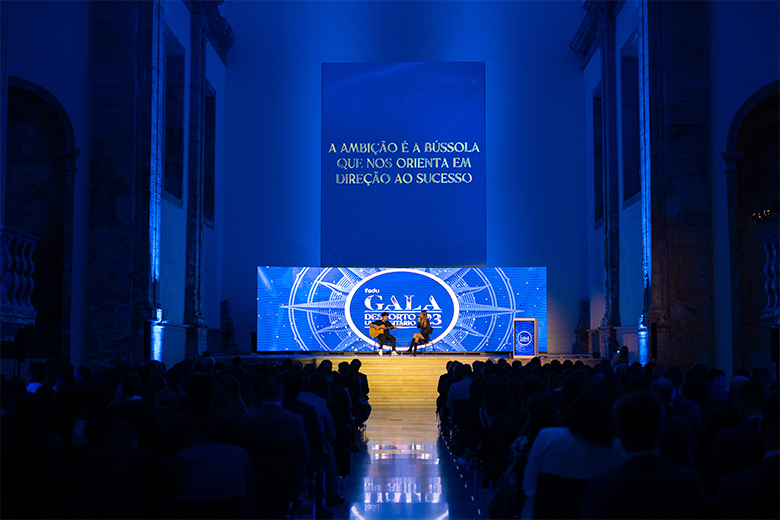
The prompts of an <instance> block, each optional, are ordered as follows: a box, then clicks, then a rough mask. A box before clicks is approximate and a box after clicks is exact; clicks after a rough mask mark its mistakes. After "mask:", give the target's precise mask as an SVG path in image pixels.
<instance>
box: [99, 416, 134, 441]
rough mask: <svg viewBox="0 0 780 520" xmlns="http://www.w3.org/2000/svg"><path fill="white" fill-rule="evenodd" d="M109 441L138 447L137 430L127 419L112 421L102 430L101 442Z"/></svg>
mask: <svg viewBox="0 0 780 520" xmlns="http://www.w3.org/2000/svg"><path fill="white" fill-rule="evenodd" d="M110 443H113V444H123V445H126V446H133V447H138V431H136V429H135V427H134V426H133V425H132V424H130V423H129V422H128V421H123V420H120V421H114V422H112V423H111V424H109V425H108V426H106V429H105V431H104V432H103V444H104V445H105V444H110Z"/></svg>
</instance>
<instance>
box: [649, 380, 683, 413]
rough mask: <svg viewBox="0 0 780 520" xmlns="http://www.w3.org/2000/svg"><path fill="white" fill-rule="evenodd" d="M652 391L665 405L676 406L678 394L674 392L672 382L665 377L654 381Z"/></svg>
mask: <svg viewBox="0 0 780 520" xmlns="http://www.w3.org/2000/svg"><path fill="white" fill-rule="evenodd" d="M651 389H652V391H653V393H654V394H656V395H657V396H658V398H659V399H660V400H661V402H662V403H663V404H664V405H666V406H672V405H673V404H674V396H675V395H677V393H676V392H675V391H674V385H673V384H672V382H671V381H669V380H668V379H666V378H665V377H659V378H658V379H656V380H655V381H653V384H652V385H651Z"/></svg>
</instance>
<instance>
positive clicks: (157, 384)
mask: <svg viewBox="0 0 780 520" xmlns="http://www.w3.org/2000/svg"><path fill="white" fill-rule="evenodd" d="M166 388H168V382H167V381H166V380H165V378H164V377H163V376H161V375H160V374H152V375H150V376H149V377H148V378H147V379H146V382H145V383H144V385H143V390H142V391H141V400H142V401H143V402H144V404H145V405H146V406H148V407H149V409H150V410H151V409H153V408H154V399H155V397H157V394H158V393H159V392H160V390H164V389H166Z"/></svg>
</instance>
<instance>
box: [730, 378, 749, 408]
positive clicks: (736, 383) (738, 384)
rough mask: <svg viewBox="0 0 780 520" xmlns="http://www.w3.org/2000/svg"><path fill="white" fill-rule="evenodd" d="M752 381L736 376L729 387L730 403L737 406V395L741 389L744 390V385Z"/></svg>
mask: <svg viewBox="0 0 780 520" xmlns="http://www.w3.org/2000/svg"><path fill="white" fill-rule="evenodd" d="M748 381H750V379H748V378H747V377H745V376H734V377H732V378H731V381H730V382H729V385H728V390H729V401H731V402H732V403H733V404H734V405H735V406H736V404H737V394H739V389H740V388H742V385H744V384H745V383H747V382H748Z"/></svg>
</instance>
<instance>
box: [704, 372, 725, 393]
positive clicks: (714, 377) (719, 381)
mask: <svg viewBox="0 0 780 520" xmlns="http://www.w3.org/2000/svg"><path fill="white" fill-rule="evenodd" d="M707 382H708V383H712V384H713V385H715V386H717V387H718V388H724V389H725V388H726V372H724V371H723V370H718V369H717V368H712V369H710V370H708V371H707Z"/></svg>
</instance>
